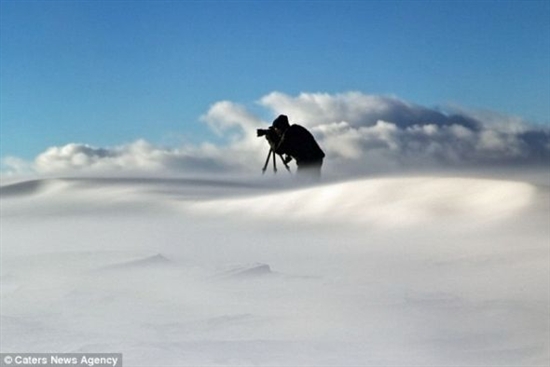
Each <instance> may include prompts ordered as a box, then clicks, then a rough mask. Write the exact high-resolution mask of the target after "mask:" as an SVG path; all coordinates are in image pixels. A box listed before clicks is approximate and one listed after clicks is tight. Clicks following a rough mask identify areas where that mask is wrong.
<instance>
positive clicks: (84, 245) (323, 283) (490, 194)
mask: <svg viewBox="0 0 550 367" xmlns="http://www.w3.org/2000/svg"><path fill="white" fill-rule="evenodd" d="M289 180H290V179H289V178H288V176H283V175H280V176H278V177H277V178H275V179H274V178H271V177H268V176H265V177H260V178H257V177H256V178H250V177H243V178H238V177H201V178H197V177H192V178H152V177H147V178H140V177H129V178H120V177H87V178H82V177H81V178H55V179H54V178H52V179H37V180H29V181H23V182H13V183H10V184H6V185H3V186H2V190H1V208H2V211H1V215H2V216H1V230H2V231H1V232H2V234H1V251H2V252H1V255H2V256H1V274H0V276H1V279H0V281H1V283H0V284H1V288H0V290H1V293H0V294H1V347H0V348H1V352H14V351H17V352H45V353H48V352H56V353H62V352H67V353H69V352H73V353H78V352H120V353H123V354H124V365H126V366H197V365H201V366H244V365H254V366H388V365H391V366H457V365H460V366H527V365H529V366H543V365H544V366H546V365H548V364H549V362H550V313H549V309H550V200H549V198H550V195H549V192H550V189H549V185H548V182H542V183H541V182H535V181H533V180H521V179H518V178H514V179H513V180H512V179H503V178H502V177H499V178H490V177H483V178H482V177H481V176H472V175H460V176H456V177H452V176H448V175H446V176H443V175H435V174H429V175H409V176H402V177H398V176H391V177H390V176H388V177H376V178H375V177H363V178H358V177H356V178H353V179H342V180H339V181H338V180H327V182H323V183H320V184H318V185H314V186H300V185H295V184H292V183H290V182H289Z"/></svg>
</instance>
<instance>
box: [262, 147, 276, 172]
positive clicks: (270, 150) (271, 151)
mask: <svg viewBox="0 0 550 367" xmlns="http://www.w3.org/2000/svg"><path fill="white" fill-rule="evenodd" d="M272 153H273V155H274V156H275V153H274V152H273V149H269V153H267V159H266V160H265V164H264V168H262V175H263V174H264V173H265V170H266V169H267V165H268V164H269V159H271V154H272Z"/></svg>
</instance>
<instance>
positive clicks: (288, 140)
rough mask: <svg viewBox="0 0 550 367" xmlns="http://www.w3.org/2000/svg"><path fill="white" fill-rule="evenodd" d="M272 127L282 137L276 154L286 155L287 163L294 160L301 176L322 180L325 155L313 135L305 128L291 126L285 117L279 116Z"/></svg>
mask: <svg viewBox="0 0 550 367" xmlns="http://www.w3.org/2000/svg"><path fill="white" fill-rule="evenodd" d="M272 126H273V129H274V130H275V132H276V133H277V134H278V135H279V137H280V141H279V143H278V144H277V146H276V147H275V153H277V154H284V155H286V158H285V162H286V163H288V162H290V161H291V160H292V159H294V160H295V161H296V165H297V166H298V174H299V175H300V176H304V174H307V176H309V177H313V178H317V179H318V178H320V176H321V166H322V165H323V158H324V157H325V153H324V152H323V151H322V150H321V148H320V147H319V145H318V144H317V142H316V141H315V138H314V137H313V135H311V133H310V132H309V131H308V130H307V129H306V128H304V127H303V126H300V125H297V124H293V125H290V124H289V122H288V117H287V116H285V115H279V117H277V118H276V119H275V120H273V124H272Z"/></svg>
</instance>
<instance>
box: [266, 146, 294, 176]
mask: <svg viewBox="0 0 550 367" xmlns="http://www.w3.org/2000/svg"><path fill="white" fill-rule="evenodd" d="M272 155H273V173H277V162H276V158H275V156H276V155H277V154H276V153H275V151H274V150H273V148H269V153H267V159H266V160H265V164H264V168H262V175H263V174H264V173H265V171H266V170H267V165H268V164H269V160H270V159H271V156H272ZM278 156H279V158H281V161H282V162H283V164H284V165H285V168H286V170H287V171H288V173H290V174H292V172H291V171H290V167H289V166H288V164H286V162H285V160H284V158H283V156H282V155H280V154H278Z"/></svg>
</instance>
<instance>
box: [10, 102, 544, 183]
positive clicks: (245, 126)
mask: <svg viewBox="0 0 550 367" xmlns="http://www.w3.org/2000/svg"><path fill="white" fill-rule="evenodd" d="M257 103H258V105H259V106H260V107H261V108H262V109H264V110H265V111H266V112H267V113H268V114H269V115H271V116H272V117H275V116H277V115H278V114H281V113H282V114H286V115H288V116H289V118H290V120H291V123H298V124H301V125H303V126H305V127H307V128H308V129H310V130H311V132H312V133H313V135H314V136H315V137H316V138H317V140H318V141H319V143H320V145H321V147H322V148H323V149H324V150H325V153H326V154H327V158H326V164H325V170H328V171H331V172H334V173H338V174H342V173H350V172H353V173H358V172H359V173H362V172H372V171H378V170H389V169H402V168H405V167H409V168H437V167H449V166H458V167H475V166H484V165H499V166H502V165H543V164H547V163H548V161H549V158H550V129H549V128H548V127H547V126H539V125H534V124H530V123H528V122H526V121H524V120H522V119H521V118H519V117H514V116H506V115H502V114H499V113H496V112H487V111H469V110H466V109H461V108H456V107H455V108H452V109H449V110H446V111H443V110H439V109H435V108H428V107H424V106H419V105H415V104H412V103H409V102H407V101H404V100H401V99H399V98H396V97H390V96H379V95H368V94H364V93H360V92H348V93H342V94H327V93H302V94H299V95H297V96H291V95H287V94H284V93H280V92H273V93H270V94H268V95H266V96H263V97H262V98H260V100H259V101H258V102H257ZM255 110H256V109H255ZM201 120H202V122H203V123H205V124H206V125H207V126H208V127H209V129H210V130H211V131H212V132H213V133H214V134H216V135H218V136H220V137H222V141H223V142H222V143H217V144H213V143H209V142H205V143H203V144H199V145H186V146H182V147H178V148H164V147H158V146H154V145H153V144H151V143H148V142H147V141H145V140H138V141H136V142H133V143H130V144H126V145H122V146H118V147H110V148H105V147H93V146H90V145H87V144H77V143H70V144H66V145H65V146H61V147H51V148H49V149H47V150H46V151H45V152H43V153H41V154H40V155H39V156H38V157H36V159H35V160H34V162H32V163H25V162H22V161H21V160H19V159H17V158H13V157H10V158H7V159H5V160H4V162H3V163H4V165H5V166H7V167H9V168H10V169H11V170H12V171H18V170H21V169H22V167H24V168H29V167H30V168H31V169H32V170H33V171H35V172H37V173H41V174H69V173H86V172H93V173H97V172H111V173H112V172H143V171H147V172H151V171H153V172H170V173H188V172H247V171H248V172H256V171H258V170H259V168H261V166H262V165H263V162H264V160H265V157H266V154H267V151H268V147H267V144H266V142H265V141H264V140H263V139H258V138H257V137H256V129H257V128H259V127H266V126H268V125H269V124H270V123H271V120H267V121H266V120H262V118H260V117H259V116H257V115H256V114H255V113H254V112H252V111H251V110H250V109H249V108H247V107H246V106H244V105H241V104H238V103H234V102H231V101H221V102H217V103H215V104H213V105H212V106H211V107H210V109H209V110H208V111H207V112H206V113H205V114H204V115H203V116H202V117H201Z"/></svg>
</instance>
